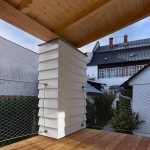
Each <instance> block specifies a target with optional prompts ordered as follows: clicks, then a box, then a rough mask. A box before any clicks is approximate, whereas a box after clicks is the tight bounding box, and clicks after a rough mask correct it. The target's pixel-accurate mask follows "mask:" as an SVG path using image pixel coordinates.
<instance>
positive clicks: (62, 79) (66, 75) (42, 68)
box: [39, 39, 87, 139]
mask: <svg viewBox="0 0 150 150" xmlns="http://www.w3.org/2000/svg"><path fill="white" fill-rule="evenodd" d="M39 82H40V83H46V84H47V85H46V86H44V85H39V99H40V101H39V134H41V135H44V136H48V137H52V138H56V139H59V138H61V137H64V136H66V135H68V134H70V133H73V132H75V131H78V130H80V129H82V128H85V120H86V116H85V113H86V109H85V105H86V104H85V99H86V94H85V92H84V90H83V89H82V86H84V85H86V82H87V77H86V56H85V55H84V54H82V53H81V52H79V51H78V50H77V49H75V48H73V47H72V46H70V45H68V44H67V43H65V42H64V41H62V40H59V39H57V40H53V41H51V42H49V43H46V44H44V45H41V46H40V55H39Z"/></svg>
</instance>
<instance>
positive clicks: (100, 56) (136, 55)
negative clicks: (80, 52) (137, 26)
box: [88, 38, 150, 66]
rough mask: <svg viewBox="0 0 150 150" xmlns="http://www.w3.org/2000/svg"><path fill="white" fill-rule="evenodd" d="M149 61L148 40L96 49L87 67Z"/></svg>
mask: <svg viewBox="0 0 150 150" xmlns="http://www.w3.org/2000/svg"><path fill="white" fill-rule="evenodd" d="M141 60H150V38H149V39H143V40H138V41H131V42H128V43H127V44H124V43H120V44H117V45H113V47H112V48H109V46H108V45H107V46H101V47H98V48H97V49H96V50H95V51H94V52H93V57H92V59H91V61H90V63H89V64H88V66H93V65H102V64H114V63H122V62H133V61H141Z"/></svg>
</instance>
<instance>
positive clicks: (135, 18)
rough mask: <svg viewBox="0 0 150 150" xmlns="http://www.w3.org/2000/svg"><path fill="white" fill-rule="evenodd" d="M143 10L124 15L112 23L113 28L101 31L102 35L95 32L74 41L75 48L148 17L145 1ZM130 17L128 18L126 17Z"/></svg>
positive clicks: (148, 7)
mask: <svg viewBox="0 0 150 150" xmlns="http://www.w3.org/2000/svg"><path fill="white" fill-rule="evenodd" d="M144 6H145V7H144V9H143V10H140V12H133V13H132V14H126V16H124V17H123V20H122V21H118V22H115V23H113V22H112V26H115V28H109V29H108V28H105V29H103V33H101V32H99V30H98V29H97V30H95V31H94V32H93V33H91V34H90V35H89V36H86V37H85V38H82V39H79V41H76V43H77V44H76V45H75V46H76V47H78V48H80V47H82V46H84V45H86V44H89V43H90V42H93V41H95V40H97V39H99V38H102V37H104V36H106V35H109V34H111V33H113V32H116V31H118V30H120V29H122V28H124V27H126V26H129V25H131V24H133V23H135V22H137V21H140V20H141V19H143V18H145V17H148V16H150V1H148V0H147V1H146V4H145V5H144ZM128 16H130V17H128Z"/></svg>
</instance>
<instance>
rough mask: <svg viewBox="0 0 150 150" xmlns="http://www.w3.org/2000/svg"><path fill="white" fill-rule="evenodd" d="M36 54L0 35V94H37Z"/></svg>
mask: <svg viewBox="0 0 150 150" xmlns="http://www.w3.org/2000/svg"><path fill="white" fill-rule="evenodd" d="M37 83H38V54H37V53H35V52H33V51H30V50H28V49H26V48H24V47H22V46H19V45H17V44H15V43H13V42H11V41H8V40H6V39H4V38H2V37H0V95H24V96H37V95H38V88H37V87H38V84H37Z"/></svg>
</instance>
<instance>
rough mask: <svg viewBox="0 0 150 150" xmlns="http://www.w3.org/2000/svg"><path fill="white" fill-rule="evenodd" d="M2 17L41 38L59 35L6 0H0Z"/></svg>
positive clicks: (0, 14)
mask: <svg viewBox="0 0 150 150" xmlns="http://www.w3.org/2000/svg"><path fill="white" fill-rule="evenodd" d="M0 18H1V19H3V20H4V21H6V22H9V23H10V24H12V25H14V26H16V27H18V28H20V29H22V30H24V31H26V32H28V33H30V34H32V35H34V36H36V37H37V38H40V39H41V40H44V41H49V40H51V39H55V38H57V36H56V35H55V34H54V33H53V32H51V31H50V30H49V29H47V28H46V27H44V26H42V25H41V24H39V23H38V22H36V21H35V20H33V19H31V18H30V17H28V16H26V15H25V14H23V13H21V12H20V11H19V10H17V9H16V8H14V7H13V6H11V5H10V4H8V3H7V2H5V1H4V0H0Z"/></svg>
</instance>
